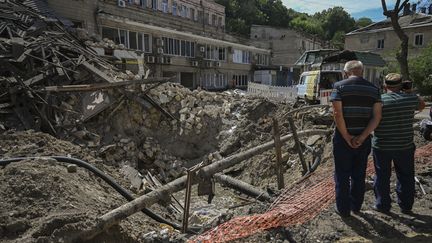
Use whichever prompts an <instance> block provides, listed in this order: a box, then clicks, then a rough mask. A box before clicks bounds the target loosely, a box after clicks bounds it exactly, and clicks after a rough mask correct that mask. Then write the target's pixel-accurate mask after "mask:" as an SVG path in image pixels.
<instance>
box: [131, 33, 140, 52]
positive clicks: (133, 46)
mask: <svg viewBox="0 0 432 243" xmlns="http://www.w3.org/2000/svg"><path fill="white" fill-rule="evenodd" d="M129 48H130V49H135V50H137V49H138V39H137V33H136V32H132V31H130V32H129Z"/></svg>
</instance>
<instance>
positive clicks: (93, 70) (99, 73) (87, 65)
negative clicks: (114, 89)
mask: <svg viewBox="0 0 432 243" xmlns="http://www.w3.org/2000/svg"><path fill="white" fill-rule="evenodd" d="M81 66H83V67H85V68H86V69H87V70H88V71H90V72H91V73H93V74H94V75H96V76H98V77H99V78H101V79H103V80H105V81H106V82H108V83H114V82H115V81H114V80H113V79H112V78H110V77H108V75H106V74H105V73H104V72H102V71H101V70H99V69H97V68H96V67H95V66H93V65H92V64H90V63H88V62H87V61H84V62H82V63H81Z"/></svg>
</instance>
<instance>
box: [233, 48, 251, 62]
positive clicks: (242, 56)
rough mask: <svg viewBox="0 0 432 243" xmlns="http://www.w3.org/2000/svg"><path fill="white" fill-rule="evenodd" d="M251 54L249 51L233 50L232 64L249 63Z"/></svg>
mask: <svg viewBox="0 0 432 243" xmlns="http://www.w3.org/2000/svg"><path fill="white" fill-rule="evenodd" d="M250 57H251V53H250V52H249V51H243V50H237V49H234V54H233V62H234V63H245V64H248V63H250Z"/></svg>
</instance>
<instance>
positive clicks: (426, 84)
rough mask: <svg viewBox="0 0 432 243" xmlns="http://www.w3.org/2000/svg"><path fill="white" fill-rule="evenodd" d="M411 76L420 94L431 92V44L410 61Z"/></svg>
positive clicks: (429, 93)
mask: <svg viewBox="0 0 432 243" xmlns="http://www.w3.org/2000/svg"><path fill="white" fill-rule="evenodd" d="M409 66H410V70H411V78H412V81H414V83H415V85H416V87H417V88H418V89H419V90H420V93H421V94H425V95H431V94H432V44H431V45H429V46H428V47H427V48H425V50H424V51H423V52H422V54H421V55H420V56H418V57H416V58H413V59H411V61H410V65H409Z"/></svg>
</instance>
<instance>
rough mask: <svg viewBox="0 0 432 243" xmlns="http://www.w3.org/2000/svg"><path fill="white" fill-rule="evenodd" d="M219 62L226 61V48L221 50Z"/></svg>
mask: <svg viewBox="0 0 432 243" xmlns="http://www.w3.org/2000/svg"><path fill="white" fill-rule="evenodd" d="M219 60H221V61H225V60H226V48H219Z"/></svg>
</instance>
